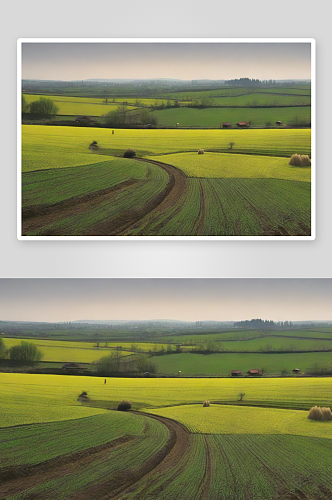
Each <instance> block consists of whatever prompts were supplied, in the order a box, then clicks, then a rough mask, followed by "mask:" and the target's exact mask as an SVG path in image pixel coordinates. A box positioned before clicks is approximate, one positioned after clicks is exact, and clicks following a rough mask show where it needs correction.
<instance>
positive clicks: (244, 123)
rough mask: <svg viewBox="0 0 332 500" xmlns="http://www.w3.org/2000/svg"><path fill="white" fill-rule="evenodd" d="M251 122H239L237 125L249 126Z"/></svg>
mask: <svg viewBox="0 0 332 500" xmlns="http://www.w3.org/2000/svg"><path fill="white" fill-rule="evenodd" d="M249 125H250V124H249V122H237V124H236V126H237V127H249Z"/></svg>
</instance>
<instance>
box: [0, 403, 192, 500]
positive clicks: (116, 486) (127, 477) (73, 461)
mask: <svg viewBox="0 0 332 500" xmlns="http://www.w3.org/2000/svg"><path fill="white" fill-rule="evenodd" d="M132 413H136V414H138V415H142V414H144V413H143V412H135V411H133V412H132ZM146 415H147V416H149V417H150V418H154V419H156V420H159V421H160V422H161V423H163V424H164V425H166V427H167V428H168V430H169V438H168V441H167V443H166V445H165V446H164V447H163V448H162V449H161V450H160V451H159V452H158V453H156V454H155V455H154V456H153V457H152V458H151V459H150V460H148V461H147V462H145V463H144V464H142V466H141V467H139V468H138V469H136V470H126V471H124V472H121V473H119V474H117V475H115V476H114V477H112V478H111V479H109V480H106V481H104V482H99V483H98V484H93V485H91V486H89V487H88V488H85V489H84V490H81V491H79V492H77V493H76V494H74V495H71V496H68V500H69V499H70V500H91V498H93V499H94V500H106V499H112V500H115V499H118V498H120V496H121V495H122V494H123V493H125V492H126V491H127V490H128V489H129V488H130V491H134V490H135V488H136V487H137V485H138V483H139V482H140V480H142V479H143V478H144V479H145V478H148V477H149V474H151V473H152V472H153V473H155V472H159V471H160V472H161V471H165V470H167V469H169V468H171V467H173V466H174V463H177V461H179V460H180V459H181V458H182V456H183V454H184V453H185V451H186V449H187V446H188V442H189V432H188V431H187V429H186V428H185V427H184V426H182V425H181V424H179V423H178V422H176V421H174V420H170V419H167V418H164V417H159V416H155V415H150V414H146ZM133 439H135V438H133V437H131V436H124V437H122V438H119V439H116V440H114V441H111V442H109V443H105V444H103V445H101V446H96V447H94V448H89V449H87V450H83V451H79V452H75V453H71V454H69V455H64V456H60V457H56V458H54V459H51V460H48V461H46V462H43V463H40V464H36V465H24V466H16V467H15V466H13V467H6V468H3V469H1V470H0V499H1V500H4V499H6V498H8V497H9V496H13V495H17V494H19V493H22V492H24V491H26V490H30V489H32V488H34V487H36V486H38V485H40V484H43V483H45V482H47V481H51V480H55V479H59V478H61V477H64V476H66V475H68V474H70V473H74V472H75V470H76V469H77V468H79V467H82V466H86V465H89V463H93V462H95V461H96V460H97V461H98V460H102V459H103V458H106V457H107V454H108V452H109V450H110V449H111V448H114V447H116V446H125V445H126V443H128V442H129V441H131V440H133ZM24 498H27V499H28V498H30V496H29V493H27V496H25V497H24ZM49 498H50V496H49V493H48V494H47V493H46V492H45V493H44V492H40V493H36V494H31V500H32V499H36V500H45V499H49Z"/></svg>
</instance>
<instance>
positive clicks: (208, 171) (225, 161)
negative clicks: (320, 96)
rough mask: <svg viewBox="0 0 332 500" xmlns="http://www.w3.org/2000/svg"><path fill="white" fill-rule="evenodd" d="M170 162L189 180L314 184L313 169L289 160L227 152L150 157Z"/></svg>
mask: <svg viewBox="0 0 332 500" xmlns="http://www.w3.org/2000/svg"><path fill="white" fill-rule="evenodd" d="M148 158H150V159H153V160H156V161H161V162H165V163H171V164H172V165H174V166H175V167H177V168H179V169H180V170H182V171H183V172H184V173H185V174H186V175H187V176H188V177H200V178H205V179H230V178H231V179H243V178H245V179H284V180H291V181H302V182H310V181H311V169H310V167H303V168H298V167H292V166H291V165H288V160H287V158H280V157H279V158H277V157H271V156H256V155H244V154H241V155H238V154H227V153H204V154H203V155H198V154H197V153H177V154H167V155H161V156H150V157H148Z"/></svg>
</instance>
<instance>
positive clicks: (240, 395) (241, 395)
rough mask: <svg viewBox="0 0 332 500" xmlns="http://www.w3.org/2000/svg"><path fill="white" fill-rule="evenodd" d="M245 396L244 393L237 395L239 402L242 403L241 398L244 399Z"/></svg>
mask: <svg viewBox="0 0 332 500" xmlns="http://www.w3.org/2000/svg"><path fill="white" fill-rule="evenodd" d="M245 395H246V394H245V392H240V393H239V395H238V396H239V401H243V398H244V396H245Z"/></svg>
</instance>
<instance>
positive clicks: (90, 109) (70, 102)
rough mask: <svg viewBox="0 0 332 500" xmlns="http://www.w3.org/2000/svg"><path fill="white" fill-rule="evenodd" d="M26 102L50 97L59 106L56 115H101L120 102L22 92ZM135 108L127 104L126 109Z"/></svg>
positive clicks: (114, 107) (116, 106)
mask: <svg viewBox="0 0 332 500" xmlns="http://www.w3.org/2000/svg"><path fill="white" fill-rule="evenodd" d="M24 97H25V99H26V102H27V103H28V104H30V103H31V102H33V101H37V100H38V99H39V98H40V97H44V98H45V97H46V98H49V99H52V101H53V102H54V104H55V105H56V106H57V107H58V108H59V111H58V115H60V116H63V115H67V116H73V117H75V116H80V115H86V116H102V115H105V114H107V113H109V112H110V111H113V110H114V109H117V108H118V107H119V105H120V103H113V102H108V103H107V104H106V103H105V99H98V98H83V97H66V96H43V95H29V94H24ZM133 109H136V107H135V106H133V105H128V110H133Z"/></svg>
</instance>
